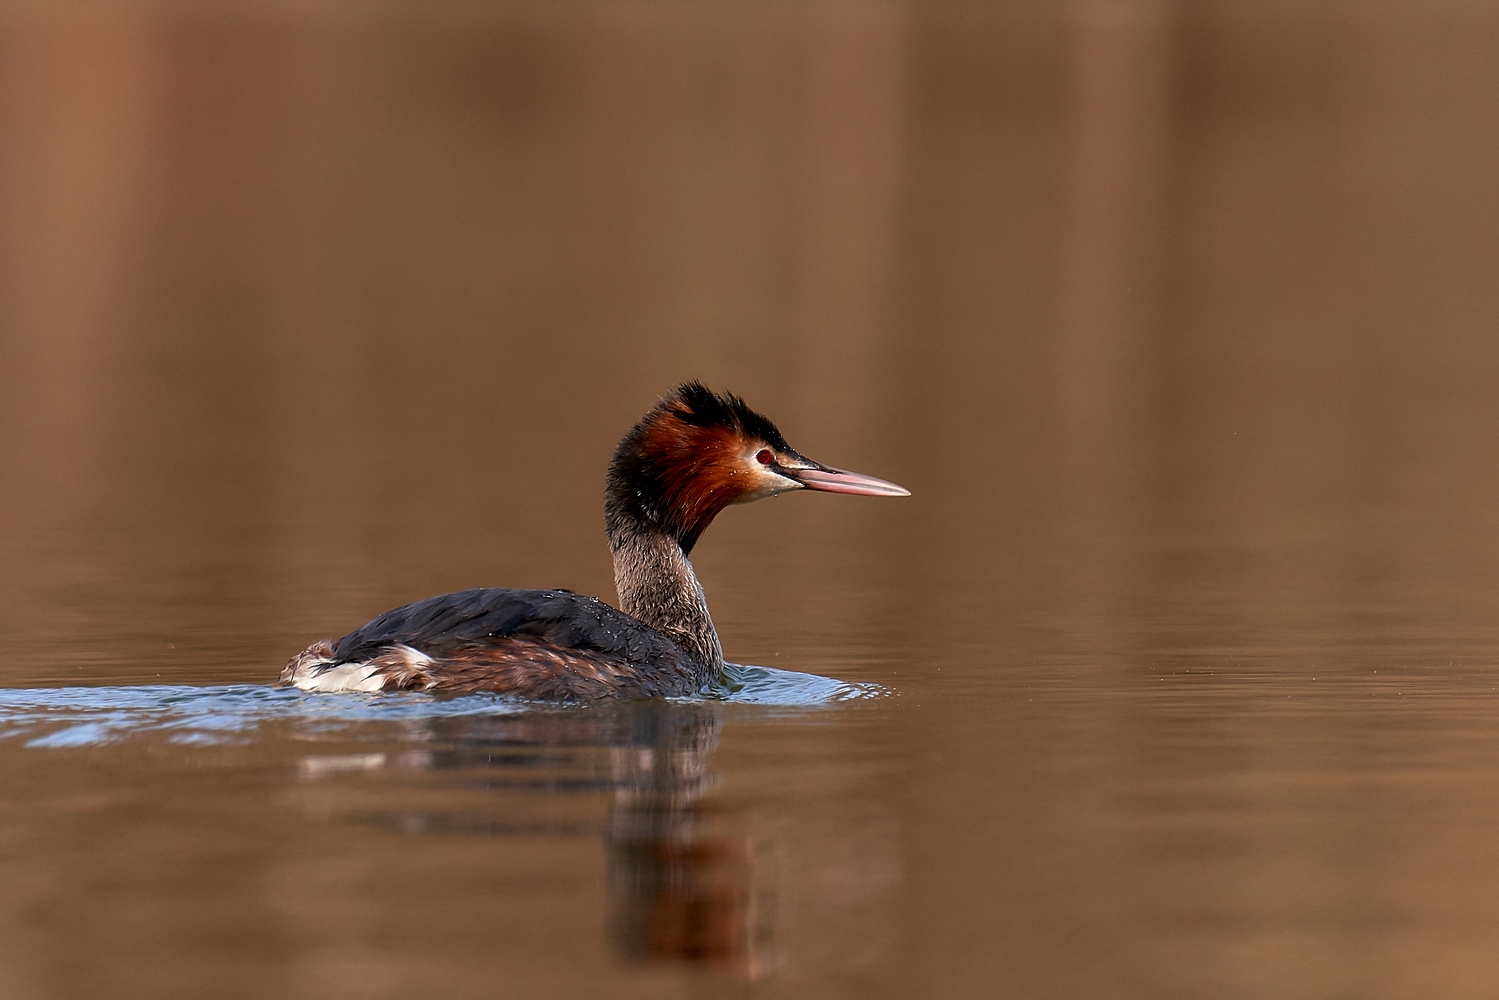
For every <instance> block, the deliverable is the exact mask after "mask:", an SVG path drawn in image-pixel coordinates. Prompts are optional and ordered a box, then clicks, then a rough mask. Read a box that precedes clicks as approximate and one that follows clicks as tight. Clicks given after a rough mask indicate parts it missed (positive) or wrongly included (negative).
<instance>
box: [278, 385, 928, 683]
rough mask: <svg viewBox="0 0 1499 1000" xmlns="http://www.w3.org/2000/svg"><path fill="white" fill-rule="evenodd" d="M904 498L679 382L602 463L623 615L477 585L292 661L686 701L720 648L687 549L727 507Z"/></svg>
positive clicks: (305, 676) (291, 671) (403, 678)
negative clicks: (830, 498) (809, 494)
mask: <svg viewBox="0 0 1499 1000" xmlns="http://www.w3.org/2000/svg"><path fill="white" fill-rule="evenodd" d="M799 489H810V490H818V491H822V492H828V493H849V494H855V495H860V496H907V495H909V494H908V493H907V491H906V490H904V489H903V488H901V487H899V486H896V485H895V484H894V483H888V482H885V481H884V480H882V479H875V478H874V477H872V476H865V475H861V474H859V473H854V472H846V471H843V470H841V469H833V468H830V467H828V466H825V465H820V464H818V463H816V462H813V461H811V460H810V459H807V458H805V457H803V456H802V455H800V454H798V453H797V452H796V451H795V450H794V449H792V448H791V446H790V445H788V444H787V443H786V440H785V438H783V437H782V436H781V433H780V431H779V430H777V429H776V427H775V425H774V424H772V423H771V422H770V421H769V420H768V419H766V418H765V417H763V416H761V415H760V414H758V413H756V412H755V411H754V410H751V409H750V408H749V407H748V406H746V405H745V404H744V402H743V400H741V399H739V398H738V397H736V396H731V395H727V394H724V395H720V394H716V393H713V392H711V391H709V390H708V389H706V388H704V387H703V386H702V385H701V384H699V383H697V382H688V383H686V384H684V385H681V386H678V387H677V388H675V389H674V390H672V391H671V392H670V393H668V394H667V396H666V397H665V398H664V399H662V400H661V402H659V403H658V404H657V405H656V406H655V407H653V408H652V409H651V411H650V412H649V413H647V414H646V415H645V417H643V418H642V419H641V421H640V422H639V423H637V424H636V425H635V426H634V427H633V428H631V429H630V432H629V433H628V434H626V435H625V437H624V439H623V440H622V441H621V442H620V444H619V447H618V448H617V449H616V450H615V453H614V458H613V460H612V461H611V462H610V464H609V472H608V478H607V485H606V488H605V495H604V527H605V534H606V535H607V537H608V540H609V549H610V552H611V553H612V554H613V556H614V580H615V586H616V589H617V590H618V591H619V600H620V609H619V610H616V609H615V608H612V607H610V606H609V605H607V604H605V603H604V602H603V601H600V600H598V599H597V598H594V597H584V596H581V595H579V594H574V593H572V592H571V591H568V590H560V589H559V590H507V589H493V588H483V589H474V590H463V591H459V592H457V593H453V594H444V595H442V596H439V597H431V598H428V599H427V600H424V601H418V602H416V603H415V604H408V605H406V606H404V607H400V608H396V609H395V610H393V611H387V612H386V613H385V614H383V615H381V616H380V617H378V618H376V619H374V620H373V621H371V622H369V623H367V624H365V625H363V626H361V627H360V628H357V629H355V630H354V631H353V632H350V633H349V634H348V635H346V636H344V637H343V638H342V639H339V640H338V641H337V642H333V641H332V640H329V639H322V640H319V641H318V642H315V643H313V644H312V645H311V646H308V647H307V648H306V649H305V650H303V651H302V652H300V653H298V654H297V655H296V656H294V657H292V660H291V662H290V663H288V664H287V665H286V669H284V670H283V671H282V672H281V678H280V683H281V684H283V685H289V686H293V687H298V688H302V689H303V690H307V691H325V692H334V691H391V690H416V691H432V692H450V693H470V692H476V691H492V692H497V693H502V694H511V695H515V696H517V697H521V698H526V699H533V700H540V701H595V700H600V699H607V698H648V697H661V696H682V695H691V694H695V693H698V692H701V691H703V690H704V689H705V688H707V687H708V686H709V685H710V684H712V683H713V682H714V681H715V680H716V679H717V678H718V676H719V674H720V673H721V672H722V670H723V666H724V659H723V650H722V648H721V647H720V645H719V640H718V633H717V631H716V630H715V629H714V627H713V619H712V617H711V616H710V615H709V613H708V602H707V599H706V598H705V597H704V595H703V588H702V586H701V584H699V583H698V579H697V576H696V574H695V573H693V570H692V563H691V562H690V561H689V560H688V555H689V554H690V553H691V552H692V548H693V546H694V545H695V544H696V543H697V539H698V537H699V536H700V535H701V534H702V532H703V530H704V529H705V528H707V526H708V525H709V523H711V522H712V520H713V518H714V517H716V516H717V515H718V513H719V512H720V511H722V510H723V509H724V508H725V507H727V506H729V505H730V504H735V503H748V502H750V501H753V500H761V499H764V498H766V497H771V496H775V495H777V494H780V493H786V492H789V491H791V490H799Z"/></svg>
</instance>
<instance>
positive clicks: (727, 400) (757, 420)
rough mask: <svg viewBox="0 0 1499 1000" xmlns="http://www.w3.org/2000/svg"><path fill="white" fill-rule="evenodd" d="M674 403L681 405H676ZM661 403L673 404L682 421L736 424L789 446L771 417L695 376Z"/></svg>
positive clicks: (780, 445) (767, 440) (751, 434)
mask: <svg viewBox="0 0 1499 1000" xmlns="http://www.w3.org/2000/svg"><path fill="white" fill-rule="evenodd" d="M673 403H678V404H680V406H673V405H672V404H673ZM661 405H662V406H663V407H671V408H672V409H673V410H675V411H676V414H677V416H678V417H679V418H680V419H681V420H682V421H684V422H685V423H689V424H692V425H694V426H696V427H726V428H733V429H734V430H738V431H743V432H744V434H745V435H746V436H747V437H754V438H759V439H760V440H761V441H764V442H765V443H766V444H768V445H770V446H771V447H772V448H780V449H784V448H788V447H789V445H787V444H786V439H785V438H783V437H781V432H780V430H779V429H777V427H776V425H775V424H773V423H771V422H770V418H768V417H766V416H764V415H763V414H760V413H756V412H755V411H754V410H752V409H750V408H749V406H748V405H747V404H746V403H745V402H744V400H742V399H740V398H739V397H738V396H736V395H734V394H733V393H730V392H725V393H717V392H714V391H713V390H712V389H709V388H708V387H707V386H705V385H703V383H701V382H699V381H697V380H695V379H694V380H693V381H691V382H683V383H682V384H681V385H679V386H677V387H676V388H675V389H673V390H672V391H671V392H669V393H667V394H666V398H665V399H663V400H662V401H661Z"/></svg>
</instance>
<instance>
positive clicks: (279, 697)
mask: <svg viewBox="0 0 1499 1000" xmlns="http://www.w3.org/2000/svg"><path fill="white" fill-rule="evenodd" d="M885 693H886V692H885V691H884V689H883V688H880V687H879V686H877V685H873V684H856V683H850V682H847V681H840V680H835V679H833V678H830V677H822V676H819V675H817V674H804V673H797V672H795V671H791V670H777V669H774V668H772V667H757V666H740V665H737V664H731V665H730V667H729V669H728V670H727V671H726V672H725V675H724V678H723V681H722V682H721V683H720V684H718V685H715V687H714V688H713V690H711V691H710V692H709V693H708V697H709V698H711V699H713V700H717V701H723V702H729V703H737V704H745V705H764V706H774V707H782V708H802V709H818V708H826V707H829V706H832V705H836V704H839V703H842V702H847V701H851V700H857V699H864V698H871V697H880V696H882V695H883V694H885ZM536 707H537V706H535V705H532V704H528V703H526V702H522V701H517V700H515V699H513V698H507V697H505V696H503V695H490V694H474V695H465V696H463V697H457V698H443V697H434V696H431V695H424V694H417V693H412V692H391V693H382V694H308V693H306V692H303V691H298V690H296V689H293V688H273V687H267V686H265V685H258V684H238V685H219V686H209V687H192V686H186V685H165V684H154V685H139V686H129V687H62V688H19V689H8V690H6V689H0V739H20V740H23V741H24V743H25V745H26V746H28V747H82V746H99V745H102V744H106V743H111V742H116V741H119V740H122V739H126V738H128V737H130V736H135V735H140V734H145V733H163V734H166V736H167V739H168V740H169V741H170V742H172V743H179V744H188V745H191V744H207V745H212V744H219V743H226V742H233V741H236V740H240V739H244V738H246V737H247V736H249V735H250V734H252V733H253V731H254V730H255V729H256V728H258V727H259V726H260V725H262V724H265V723H271V722H285V721H290V722H296V723H299V724H302V725H304V726H306V727H309V728H311V729H314V730H320V731H328V730H334V729H338V728H342V727H344V726H348V725H351V724H355V723H363V722H403V721H412V720H433V719H442V718H456V717H464V716H495V715H513V714H522V713H526V712H529V711H534V710H535V709H536ZM548 707H549V708H555V706H548ZM579 710H586V709H583V708H580V709H579Z"/></svg>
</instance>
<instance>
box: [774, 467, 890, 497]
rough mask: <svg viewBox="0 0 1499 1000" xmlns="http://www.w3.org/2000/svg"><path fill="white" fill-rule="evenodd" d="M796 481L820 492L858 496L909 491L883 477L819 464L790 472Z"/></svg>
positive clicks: (876, 495) (886, 494) (874, 495)
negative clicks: (879, 477) (877, 477)
mask: <svg viewBox="0 0 1499 1000" xmlns="http://www.w3.org/2000/svg"><path fill="white" fill-rule="evenodd" d="M792 476H793V477H795V479H796V481H797V482H799V483H801V484H802V485H803V486H805V487H806V488H807V489H809V490H818V491H819V492H822V493H850V494H852V495H854V496H859V497H908V496H910V495H911V491H910V490H908V489H906V488H905V487H903V486H896V485H895V484H894V483H887V482H886V481H885V480H883V479H876V478H874V477H873V476H866V475H863V474H861V473H858V472H845V471H843V470H842V469H830V468H828V467H827V466H825V465H820V466H818V467H816V468H813V469H797V470H795V471H794V472H792Z"/></svg>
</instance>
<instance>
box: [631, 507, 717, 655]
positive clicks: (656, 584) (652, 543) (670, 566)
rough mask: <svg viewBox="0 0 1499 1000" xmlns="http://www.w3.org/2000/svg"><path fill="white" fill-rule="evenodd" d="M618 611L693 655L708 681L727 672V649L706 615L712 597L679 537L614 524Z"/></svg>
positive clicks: (647, 529) (632, 526) (642, 528)
mask: <svg viewBox="0 0 1499 1000" xmlns="http://www.w3.org/2000/svg"><path fill="white" fill-rule="evenodd" d="M609 550H610V552H612V553H613V554H614V587H615V589H616V590H618V591H619V609H620V610H621V611H623V612H624V613H625V614H627V615H629V616H630V617H631V618H634V619H635V620H636V621H639V622H644V623H645V624H646V625H649V626H650V627H651V628H653V629H655V630H656V631H657V632H660V633H662V634H663V635H665V636H666V637H667V638H669V639H671V640H672V641H673V642H675V643H676V644H677V645H678V646H681V647H682V648H683V649H685V650H686V651H687V652H688V653H690V654H691V655H692V656H693V657H694V658H695V659H697V661H698V662H699V663H701V664H702V665H703V668H704V670H705V676H704V680H710V679H715V678H717V677H718V675H719V674H720V673H721V672H722V671H723V647H721V646H720V645H719V644H718V632H717V631H716V630H715V629H714V628H713V618H712V616H711V615H709V614H708V599H707V598H706V597H704V596H703V586H702V584H700V583H698V580H697V574H696V573H694V572H693V571H692V563H690V562H688V560H687V554H686V553H685V552H683V551H682V546H681V545H680V544H678V542H677V540H676V539H674V538H672V537H671V536H669V535H666V534H663V533H662V532H659V531H653V530H651V529H650V528H647V527H644V526H640V525H631V526H628V527H625V526H616V527H615V530H612V531H610V532H609Z"/></svg>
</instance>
